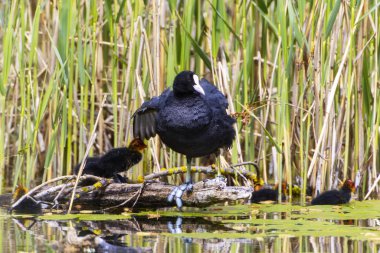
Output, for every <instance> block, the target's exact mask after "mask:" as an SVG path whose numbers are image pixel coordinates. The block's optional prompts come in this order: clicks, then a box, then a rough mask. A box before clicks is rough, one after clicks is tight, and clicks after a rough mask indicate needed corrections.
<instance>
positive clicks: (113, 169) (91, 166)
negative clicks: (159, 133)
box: [74, 139, 146, 180]
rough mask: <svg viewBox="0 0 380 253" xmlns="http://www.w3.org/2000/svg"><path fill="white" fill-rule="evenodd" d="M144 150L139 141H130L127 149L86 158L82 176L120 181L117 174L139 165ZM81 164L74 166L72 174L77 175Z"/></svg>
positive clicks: (117, 149)
mask: <svg viewBox="0 0 380 253" xmlns="http://www.w3.org/2000/svg"><path fill="white" fill-rule="evenodd" d="M144 148H146V145H145V144H144V142H143V141H142V140H140V139H134V140H132V141H131V143H130V144H129V146H128V147H123V148H114V149H111V150H110V151H108V152H107V153H105V154H104V155H103V156H98V157H88V158H87V160H86V164H85V166H84V169H83V174H89V175H94V176H98V177H106V178H110V177H115V179H118V180H119V179H120V177H119V176H118V174H117V173H119V172H123V171H127V170H128V169H129V168H131V167H132V166H133V165H135V164H137V163H139V162H140V161H141V158H142V153H141V152H142V150H144ZM80 166H81V163H79V164H78V165H76V166H75V168H74V173H75V174H78V172H79V168H80Z"/></svg>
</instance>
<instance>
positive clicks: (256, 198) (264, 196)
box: [251, 183, 286, 203]
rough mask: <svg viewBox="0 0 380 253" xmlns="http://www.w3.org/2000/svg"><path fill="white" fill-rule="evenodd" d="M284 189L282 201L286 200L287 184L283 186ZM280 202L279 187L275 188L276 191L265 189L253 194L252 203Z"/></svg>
mask: <svg viewBox="0 0 380 253" xmlns="http://www.w3.org/2000/svg"><path fill="white" fill-rule="evenodd" d="M281 187H282V189H281V190H282V192H281V193H282V197H281V199H282V200H285V199H286V197H285V192H286V183H282V184H281ZM277 200H278V185H276V186H275V188H274V189H269V188H263V189H260V190H258V191H254V192H252V195H251V202H252V203H260V202H262V201H277Z"/></svg>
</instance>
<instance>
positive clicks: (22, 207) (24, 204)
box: [9, 185, 42, 214]
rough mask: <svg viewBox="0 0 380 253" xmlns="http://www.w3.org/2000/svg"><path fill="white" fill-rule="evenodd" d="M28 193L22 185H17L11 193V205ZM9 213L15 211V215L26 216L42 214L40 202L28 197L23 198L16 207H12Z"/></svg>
mask: <svg viewBox="0 0 380 253" xmlns="http://www.w3.org/2000/svg"><path fill="white" fill-rule="evenodd" d="M27 193H28V189H27V188H26V187H24V186H22V185H17V187H16V189H15V191H14V192H13V198H12V205H14V204H15V203H16V202H17V201H18V200H19V199H20V198H21V197H23V196H24V195H25V194H27ZM9 210H10V211H16V212H17V213H23V214H25V213H27V214H39V213H42V206H41V202H39V201H37V200H35V199H34V198H32V197H30V196H28V197H26V198H24V200H22V201H21V202H20V203H19V204H18V205H17V206H13V207H11V208H10V209H9Z"/></svg>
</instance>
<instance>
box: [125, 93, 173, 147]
mask: <svg viewBox="0 0 380 253" xmlns="http://www.w3.org/2000/svg"><path fill="white" fill-rule="evenodd" d="M167 91H169V90H167ZM165 94H167V92H164V93H163V94H162V95H161V96H159V97H154V98H152V99H151V100H148V101H146V102H144V103H143V104H142V105H141V107H140V108H139V109H137V111H136V112H135V113H134V114H133V116H132V117H133V137H134V138H140V139H141V140H144V139H149V138H151V137H154V136H155V135H156V118H157V114H158V109H159V107H158V105H159V102H160V98H161V97H162V96H163V95H165Z"/></svg>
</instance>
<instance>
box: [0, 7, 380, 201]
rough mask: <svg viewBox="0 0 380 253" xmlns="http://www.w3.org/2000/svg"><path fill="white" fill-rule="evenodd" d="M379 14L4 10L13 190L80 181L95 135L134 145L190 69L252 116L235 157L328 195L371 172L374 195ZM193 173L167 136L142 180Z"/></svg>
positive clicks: (268, 176) (3, 85)
mask: <svg viewBox="0 0 380 253" xmlns="http://www.w3.org/2000/svg"><path fill="white" fill-rule="evenodd" d="M378 7H379V3H378V1H377V0H376V1H355V0H352V1H349V2H348V1H340V0H336V1H324V0H316V1H306V0H300V1H271V0H257V1H248V0H242V1H221V0H208V1H200V0H189V1H179V2H178V1H174V0H169V1H159V0H153V1H141V0H136V1H128V0H118V1H116V0H115V1H111V0H105V1H97V0H86V1H57V0H53V1H46V0H31V1H20V0H14V1H3V2H1V3H0V23H1V26H0V36H1V40H2V43H1V51H0V53H1V57H0V60H1V64H0V73H1V75H0V113H1V114H0V180H1V182H2V184H1V187H2V188H1V189H0V191H3V187H7V186H13V187H14V186H15V185H16V184H17V183H21V184H24V185H26V186H32V185H35V184H37V183H39V182H41V181H43V180H47V179H50V178H52V177H56V176H61V175H65V174H69V173H71V172H72V168H73V166H74V165H75V164H76V163H77V162H79V161H80V160H81V159H82V157H83V155H84V153H85V150H86V146H87V144H88V142H89V139H90V135H91V132H92V131H93V130H94V128H95V127H97V129H96V132H97V139H96V140H95V143H94V145H93V146H92V149H91V151H90V155H95V154H101V153H103V152H104V151H106V150H108V149H110V148H111V147H117V146H123V145H126V144H127V143H128V142H129V141H130V140H131V131H130V129H131V127H130V126H131V115H132V113H133V112H134V111H135V110H136V109H137V108H138V106H139V105H141V103H142V102H143V100H144V99H146V98H150V97H152V96H155V95H158V94H160V93H161V92H162V91H163V90H164V89H165V88H166V87H169V86H170V85H171V83H172V81H173V79H174V77H175V75H176V73H178V72H179V71H181V70H184V69H190V70H194V71H195V72H197V73H198V74H199V75H200V76H206V77H207V78H208V79H209V80H211V81H213V83H215V84H216V85H217V86H218V87H219V89H221V90H222V91H223V92H224V93H225V94H227V97H228V100H229V103H230V107H229V112H230V113H237V115H240V116H244V115H245V117H238V124H237V126H236V129H237V133H238V135H237V136H238V139H237V141H236V142H235V143H234V146H233V147H232V149H231V150H230V152H229V153H227V154H226V155H225V158H226V159H227V161H228V162H230V163H236V162H241V161H242V160H244V161H255V162H257V163H258V164H259V165H260V168H261V170H262V175H263V178H264V180H265V181H266V182H274V181H281V180H283V179H285V180H287V181H288V182H289V183H294V181H301V182H304V183H303V186H305V185H306V183H307V184H311V185H312V186H313V187H315V188H316V189H330V188H332V187H336V186H337V183H338V180H337V179H338V178H339V179H344V178H346V177H350V178H355V177H356V176H357V174H358V173H359V172H360V176H361V177H362V181H361V186H362V188H361V190H360V194H361V195H363V194H365V193H367V190H368V189H369V187H371V186H372V185H373V184H374V182H375V179H376V178H377V177H378V169H377V167H378V166H379V159H378V157H379V150H378V142H379V136H378V135H379V134H378V129H379V125H380V117H379V113H380V105H379V103H378V102H377V101H378V100H379V89H378V74H379V71H378V69H379V68H378V60H379V52H378V50H379V38H378V36H377V28H378V27H379V19H378ZM104 96H106V98H107V100H106V103H105V106H104V108H103V110H102V113H101V115H100V116H99V122H98V125H97V126H95V119H96V118H97V117H98V115H97V114H98V112H99V111H101V110H100V108H99V107H100V104H101V102H102V99H103V97H104ZM247 115H248V116H247ZM243 119H244V120H243ZM181 164H184V160H183V157H182V156H180V155H178V154H176V153H175V152H172V151H170V150H168V149H167V148H165V147H163V146H162V145H161V143H160V142H159V140H158V139H157V138H156V139H155V140H153V141H151V142H150V143H149V149H148V151H147V152H146V153H145V156H144V161H143V163H141V164H139V165H138V166H136V168H135V169H133V171H132V172H129V174H130V176H133V177H137V176H138V175H140V174H143V173H149V172H152V171H156V170H159V169H160V168H162V167H165V168H168V167H176V166H179V165H181ZM247 169H249V168H247ZM298 179H299V180H298ZM303 190H304V191H303V192H304V193H305V190H306V187H303ZM375 190H377V189H375ZM303 200H304V198H303Z"/></svg>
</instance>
